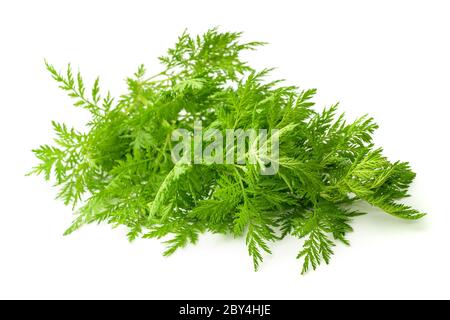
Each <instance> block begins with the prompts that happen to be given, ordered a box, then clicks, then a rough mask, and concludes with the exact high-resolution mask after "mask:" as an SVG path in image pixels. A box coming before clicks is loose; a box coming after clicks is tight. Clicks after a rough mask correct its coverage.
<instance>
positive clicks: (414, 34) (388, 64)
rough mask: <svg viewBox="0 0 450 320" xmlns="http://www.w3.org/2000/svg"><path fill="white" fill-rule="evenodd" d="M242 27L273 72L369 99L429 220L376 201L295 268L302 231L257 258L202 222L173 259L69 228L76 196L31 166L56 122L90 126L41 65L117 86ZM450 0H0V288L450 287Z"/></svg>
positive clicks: (149, 247) (326, 100) (167, 292)
mask: <svg viewBox="0 0 450 320" xmlns="http://www.w3.org/2000/svg"><path fill="white" fill-rule="evenodd" d="M213 26H221V30H224V31H245V37H244V38H245V40H262V41H267V42H269V43H270V45H268V46H266V47H264V48H262V49H260V50H259V51H257V52H253V53H251V54H249V55H246V59H247V60H249V61H250V62H251V63H252V65H254V66H256V67H258V68H262V67H269V66H275V67H278V69H277V70H276V71H275V73H274V77H277V78H278V77H280V78H285V79H287V80H288V83H290V84H295V85H299V86H300V87H302V88H309V87H316V88H319V94H318V96H317V99H316V100H317V102H318V104H319V106H321V107H322V106H326V105H330V104H332V103H334V102H336V101H340V102H341V111H345V112H346V113H347V115H348V117H349V118H350V119H351V118H354V117H355V116H358V115H362V114H365V113H369V114H370V115H372V116H374V117H375V119H376V121H377V122H378V123H379V124H380V127H381V128H380V129H379V130H378V131H377V133H376V142H377V144H378V145H380V146H384V148H385V153H386V154H387V155H388V156H389V158H390V159H392V160H408V161H410V163H411V165H412V167H413V169H414V170H415V171H416V172H417V174H418V175H417V179H416V181H415V183H414V185H413V186H412V188H411V194H412V197H411V198H409V199H408V203H410V204H412V205H414V206H415V207H417V208H419V209H420V210H423V211H426V212H427V213H429V215H428V216H427V217H426V218H425V219H423V220H421V221H418V222H407V221H401V220H397V219H395V218H393V217H390V216H387V215H385V214H383V213H380V212H378V211H374V210H371V211H370V214H369V215H367V216H364V217H361V218H359V219H358V220H357V221H356V222H355V223H354V227H355V232H354V233H352V234H351V235H350V240H351V243H352V246H351V247H350V248H346V247H344V246H338V247H337V248H336V254H335V256H334V257H333V259H332V261H331V264H330V265H329V266H322V267H320V268H319V269H318V270H317V271H316V272H311V273H309V274H307V275H306V276H300V275H299V271H300V261H297V260H295V256H296V254H297V251H298V249H299V248H300V244H301V243H300V242H299V241H298V240H295V239H286V240H285V241H283V242H281V243H278V244H275V245H274V246H273V252H274V254H273V256H271V257H268V258H267V259H266V260H265V262H264V264H263V265H262V268H261V270H260V271H259V272H257V273H255V272H253V270H252V263H251V260H250V258H249V257H248V256H247V252H246V248H245V245H244V241H243V240H242V239H237V240H233V239H228V238H224V237H220V236H209V235H207V236H203V237H202V238H201V239H200V242H199V244H198V245H197V246H192V247H189V248H187V249H185V250H181V251H180V252H178V253H176V254H175V255H174V256H172V257H170V258H163V257H162V256H161V252H162V249H163V248H162V246H161V245H160V244H159V243H158V242H157V241H156V240H140V241H136V242H134V243H132V244H130V243H128V242H127V240H126V238H125V236H124V235H125V231H124V230H122V229H120V228H119V229H115V230H112V229H111V228H110V227H109V226H103V225H102V226H97V225H92V226H88V227H85V228H84V229H82V230H81V231H79V232H77V233H75V234H73V235H71V236H69V237H63V236H62V233H63V231H64V230H65V228H66V227H67V226H68V225H69V224H70V222H71V220H72V218H73V217H72V215H71V210H70V208H68V207H65V206H64V205H62V204H61V203H60V202H58V201H55V200H54V196H55V194H56V192H55V190H54V189H53V188H52V187H51V186H50V185H49V184H46V183H45V182H44V181H43V179H41V178H37V177H31V178H30V177H24V174H25V173H26V172H27V171H28V170H29V169H30V167H32V166H33V165H34V164H36V162H35V160H34V158H33V155H32V153H31V151H30V150H31V149H32V148H35V147H37V146H39V145H40V144H43V143H49V142H50V141H51V138H52V134H51V130H50V120H52V119H53V120H58V121H66V122H67V123H69V124H71V125H81V124H82V123H83V122H84V121H85V120H86V117H85V116H86V115H85V114H84V113H83V112H81V111H80V110H78V109H75V108H73V107H71V106H70V100H69V98H67V97H66V96H65V94H64V93H63V92H61V91H60V90H59V89H57V86H56V84H55V83H54V82H53V81H52V80H51V78H50V76H49V74H48V73H47V72H46V71H45V69H44V64H43V60H44V58H47V59H48V60H49V61H50V62H52V63H53V64H55V65H56V66H58V68H60V67H61V68H62V67H63V66H64V65H65V64H66V63H67V62H72V64H73V65H74V66H75V67H79V68H80V69H81V71H82V72H83V73H84V75H85V77H86V79H87V82H89V81H91V80H93V79H94V77H95V76H97V75H101V77H102V86H103V88H107V89H110V90H111V91H112V93H113V94H115V95H116V96H117V95H119V94H121V93H123V92H124V90H125V88H126V86H125V82H124V81H123V80H124V79H125V77H127V76H129V75H131V74H132V73H133V72H134V71H135V70H136V67H137V66H138V65H139V64H140V63H145V64H146V65H147V66H148V68H149V69H150V72H152V71H153V72H157V71H158V64H157V60H156V57H157V56H159V55H161V54H163V53H164V52H165V50H166V49H167V48H168V47H169V46H171V45H172V44H173V43H174V41H175V40H176V37H177V36H178V35H179V34H180V33H181V32H182V31H183V30H184V29H185V28H188V29H189V31H191V32H193V33H198V32H204V31H206V30H207V29H208V28H210V27H213ZM449 33H450V5H449V2H448V1H433V0H426V1H413V0H408V1H392V0H390V1H381V0H378V1H360V0H358V1H345V0H341V1H318V0H315V1H298V0H296V1H281V0H277V1H261V0H259V1H249V0H245V1H244V0H239V1H234V0H227V1H211V0H209V1H167V0H164V1H132V0H126V1H111V0H108V1H91V0H89V1H84V0H78V1H70V2H69V1H21V0H15V1H1V2H0V142H1V149H0V150H1V151H0V152H1V155H0V173H1V175H0V188H1V190H0V191H1V193H0V194H1V196H0V298H125V299H128V298H138V299H141V298H142V299H151V298H152V299H155V298H157V299H167V298H192V299H196V298H211V299H212V298H224V299H229V298H233V299H240V298H245V299H251V298H254V299H260V298H261V299H263V298H264V299H282V298H288V299H313V298H342V299H347V298H356V299H364V298H376V299H381V298H385V299H391V298H450V292H449V285H450V276H449V270H450V256H449V253H450V252H449V244H450V241H449V240H450V236H449V232H450V224H449V222H450V215H449V212H448V208H449V205H448V204H449V192H450V189H449V173H448V169H447V168H448V158H447V155H448V147H449V143H448V137H449V134H448V132H449V124H448V121H449V118H450V111H449V110H450V104H449V101H450V98H449V93H450V91H449V90H450V41H449Z"/></svg>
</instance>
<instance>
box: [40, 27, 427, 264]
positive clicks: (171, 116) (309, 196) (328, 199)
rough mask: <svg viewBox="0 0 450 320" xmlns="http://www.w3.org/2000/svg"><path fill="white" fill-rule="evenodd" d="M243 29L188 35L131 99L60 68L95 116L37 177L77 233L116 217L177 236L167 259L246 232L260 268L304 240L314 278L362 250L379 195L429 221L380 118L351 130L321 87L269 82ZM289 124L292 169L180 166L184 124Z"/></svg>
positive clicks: (285, 135) (286, 147) (382, 203)
mask: <svg viewBox="0 0 450 320" xmlns="http://www.w3.org/2000/svg"><path fill="white" fill-rule="evenodd" d="M240 35H241V34H240V33H220V32H219V31H218V30H217V29H212V30H209V31H208V32H206V33H205V34H204V35H202V36H197V37H191V36H190V35H188V34H187V33H186V32H185V33H183V34H182V35H181V36H180V37H179V39H178V42H177V43H176V45H175V47H174V48H172V49H170V50H168V53H167V55H166V56H164V57H161V58H159V59H160V61H161V63H162V65H163V66H164V71H162V72H160V73H158V74H156V75H154V76H151V77H147V76H146V72H145V69H144V67H143V66H140V67H139V68H138V70H137V72H136V73H135V74H134V76H133V77H132V78H129V79H128V80H127V83H128V89H129V90H128V93H126V94H125V95H123V96H121V97H120V98H119V99H118V100H113V98H112V97H111V96H110V95H109V94H107V95H106V96H105V97H101V96H100V94H101V93H100V88H99V80H98V79H97V80H96V81H95V83H94V85H93V88H92V90H91V92H90V93H89V94H88V93H87V91H86V89H85V85H84V83H83V80H82V77H81V76H80V74H79V73H78V74H76V75H74V74H73V73H72V69H71V66H70V65H69V66H68V68H67V70H66V71H65V72H64V73H60V72H58V71H57V70H56V69H55V68H54V67H53V66H52V65H50V64H48V63H46V66H47V69H48V71H50V73H51V75H52V76H53V78H54V79H55V80H56V81H57V82H58V83H59V85H60V87H61V88H62V89H63V90H65V91H66V92H67V93H68V94H69V96H70V97H72V98H73V99H74V100H75V103H74V105H75V106H77V107H80V108H84V109H86V110H88V111H89V112H90V113H91V115H92V118H91V121H90V122H89V123H87V130H86V132H80V131H78V130H76V129H73V128H69V127H67V126H66V125H65V124H59V123H56V122H53V128H54V130H55V132H56V136H57V137H56V139H55V145H54V146H50V145H43V146H41V147H40V148H38V149H36V150H34V153H35V154H36V157H37V158H38V159H39V160H40V163H39V164H38V165H37V166H36V167H35V168H34V169H33V170H32V173H35V174H43V175H44V177H45V178H46V179H47V180H49V179H51V178H52V177H53V178H54V180H55V182H56V186H58V187H59V193H58V198H60V199H62V200H63V201H64V203H65V204H68V205H69V204H70V205H72V206H73V208H74V209H76V214H77V218H76V219H75V221H74V222H73V224H72V226H71V227H70V228H69V229H68V230H67V231H66V233H65V234H69V233H71V232H73V231H74V230H76V229H78V228H80V227H81V226H82V225H84V224H88V223H92V222H107V223H110V224H112V225H114V226H119V225H124V226H126V227H128V228H129V233H128V237H129V239H130V240H133V239H135V238H137V237H143V238H158V239H160V238H164V237H166V236H171V238H170V239H169V240H167V241H166V244H167V250H166V251H165V253H164V254H165V255H170V254H172V253H173V252H174V251H175V250H177V249H178V248H181V247H184V246H185V245H186V244H188V243H195V242H196V241H197V238H198V236H199V234H201V233H203V232H206V231H208V232H212V233H224V234H230V235H234V236H236V237H240V236H245V239H246V244H247V247H248V251H249V254H250V255H251V256H252V258H253V263H254V267H255V269H257V268H258V265H259V264H260V262H261V261H262V260H263V254H264V253H270V248H269V243H270V242H272V241H276V240H280V239H282V238H284V237H286V236H288V235H290V236H294V237H297V238H300V239H304V242H303V248H302V249H301V251H300V253H299V254H298V258H300V257H302V258H303V259H304V263H303V269H302V272H306V271H307V270H308V268H310V267H312V268H313V269H315V268H316V267H317V266H318V265H319V264H320V263H321V262H322V261H325V262H326V263H328V262H329V259H330V256H331V255H332V253H333V246H334V245H335V242H336V241H340V242H342V243H344V244H348V241H347V240H346V237H345V236H346V234H347V233H348V232H350V231H352V228H351V226H350V222H351V220H352V219H353V218H354V217H355V216H358V215H360V214H362V213H361V212H357V211H354V210H352V209H351V205H352V203H354V202H355V201H360V200H361V201H366V202H368V203H369V204H371V205H373V206H375V207H379V208H381V209H382V210H384V211H385V212H387V213H388V214H391V215H393V216H396V217H399V218H404V219H419V218H421V217H422V216H423V214H422V213H420V212H418V211H416V210H414V209H412V208H410V207H408V206H406V205H404V204H400V203H398V202H397V200H399V199H401V198H404V197H406V196H407V189H408V186H409V185H410V183H411V182H412V180H413V179H414V176H415V174H414V173H413V172H412V171H411V170H410V167H409V165H408V163H405V162H394V163H392V162H390V161H388V160H387V159H386V158H385V157H384V156H383V155H382V151H381V149H376V148H374V146H373V144H372V133H373V132H374V130H375V129H376V128H377V125H376V124H375V123H374V122H373V119H372V118H370V117H367V116H363V117H361V118H359V119H357V120H356V121H354V122H352V123H347V122H346V121H345V120H344V117H343V115H339V116H338V115H337V105H334V106H331V107H330V108H327V109H325V110H323V111H320V112H318V111H315V110H314V108H313V105H314V103H313V102H312V101H311V99H312V97H313V95H314V94H315V92H316V90H315V89H309V90H304V91H299V90H298V89H297V88H296V87H294V86H284V85H282V83H281V81H272V82H268V81H265V78H266V76H267V74H268V73H269V71H270V70H263V71H261V72H257V71H255V70H254V69H252V68H251V67H249V66H248V64H247V63H245V62H243V61H241V59H240V58H239V54H240V52H241V51H243V50H253V49H255V48H256V47H258V46H260V45H261V44H262V43H260V42H250V43H241V42H239V39H240ZM196 119H201V120H202V122H203V126H204V127H205V128H215V129H218V130H220V131H225V130H226V129H229V128H243V129H248V128H266V129H269V130H273V129H279V130H280V131H279V135H280V137H279V138H280V149H279V150H280V154H279V160H278V161H279V171H278V172H277V173H276V174H275V175H273V176H265V175H261V174H260V172H259V170H258V168H257V166H258V165H256V164H250V163H247V164H208V165H206V164H177V165H174V163H173V161H172V159H171V150H172V148H173V143H174V142H173V141H172V140H171V133H172V132H173V130H175V129H179V128H185V129H189V130H191V129H192V128H193V126H194V121H195V120H196Z"/></svg>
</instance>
